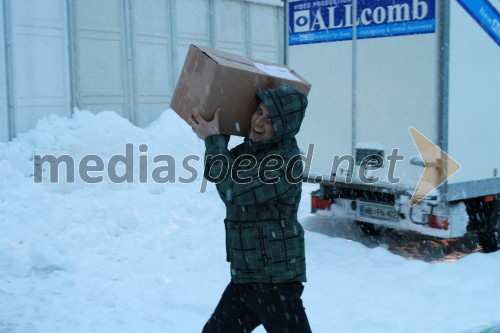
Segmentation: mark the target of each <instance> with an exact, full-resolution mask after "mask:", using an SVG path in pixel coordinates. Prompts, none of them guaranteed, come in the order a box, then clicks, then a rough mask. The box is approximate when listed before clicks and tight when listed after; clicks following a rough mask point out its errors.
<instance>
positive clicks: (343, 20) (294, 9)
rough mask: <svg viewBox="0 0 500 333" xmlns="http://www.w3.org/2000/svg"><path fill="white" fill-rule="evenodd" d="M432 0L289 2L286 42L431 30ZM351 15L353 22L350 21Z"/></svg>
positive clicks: (322, 0)
mask: <svg viewBox="0 0 500 333" xmlns="http://www.w3.org/2000/svg"><path fill="white" fill-rule="evenodd" d="M434 1H435V0H400V1H396V0H358V6H357V7H358V8H357V13H356V15H354V6H353V3H352V0H321V1H319V0H309V1H301V2H291V3H289V21H290V45H295V44H304V43H320V42H329V41H338V40H345V39H352V27H353V25H354V24H355V25H356V27H357V29H356V30H357V38H374V37H387V36H396V35H408V34H418V33H430V32H434V31H435V2H434ZM354 17H356V22H355V23H354V22H353V20H354Z"/></svg>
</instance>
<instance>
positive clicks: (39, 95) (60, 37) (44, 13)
mask: <svg viewBox="0 0 500 333" xmlns="http://www.w3.org/2000/svg"><path fill="white" fill-rule="evenodd" d="M7 15H10V17H11V22H10V23H11V27H10V28H11V42H12V44H11V49H10V50H11V65H12V68H11V71H12V82H9V85H10V89H12V96H11V98H12V101H11V103H12V104H13V105H14V119H13V127H14V130H15V131H16V132H17V133H19V132H25V131H27V130H29V129H31V128H33V127H34V125H35V124H36V122H37V120H39V119H40V118H42V117H45V116H47V115H49V114H57V115H61V116H69V115H70V112H71V111H70V110H71V108H70V89H69V69H68V65H69V60H68V42H67V38H68V36H67V17H66V2H65V1H60V0H44V1H38V0H24V1H10V13H7ZM11 117H12V115H11ZM11 121H12V120H11ZM11 124H12V122H11Z"/></svg>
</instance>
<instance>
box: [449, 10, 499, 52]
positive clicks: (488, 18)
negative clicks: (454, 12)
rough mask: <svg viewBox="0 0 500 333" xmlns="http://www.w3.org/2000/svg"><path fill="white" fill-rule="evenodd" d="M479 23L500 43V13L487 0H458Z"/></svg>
mask: <svg viewBox="0 0 500 333" xmlns="http://www.w3.org/2000/svg"><path fill="white" fill-rule="evenodd" d="M457 1H458V3H459V4H460V5H462V7H464V9H465V10H466V11H467V12H468V13H469V14H470V15H471V16H472V18H473V19H474V20H475V21H476V22H477V23H479V25H480V26H481V27H482V28H483V29H484V30H485V31H486V32H487V33H488V35H490V36H491V38H493V40H494V41H495V42H496V43H497V44H498V45H500V15H499V14H498V11H497V10H496V8H495V7H493V6H492V5H491V4H490V3H489V2H488V1H486V0H457Z"/></svg>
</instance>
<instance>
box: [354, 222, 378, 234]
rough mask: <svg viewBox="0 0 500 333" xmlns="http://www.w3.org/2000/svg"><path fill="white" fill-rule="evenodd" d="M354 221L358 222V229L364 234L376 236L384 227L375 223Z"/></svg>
mask: <svg viewBox="0 0 500 333" xmlns="http://www.w3.org/2000/svg"><path fill="white" fill-rule="evenodd" d="M356 223H357V224H358V226H359V229H360V230H361V231H362V232H363V233H364V234H366V235H369V236H378V235H380V234H381V233H382V230H383V229H384V227H382V226H380V225H377V224H372V223H367V222H361V221H356Z"/></svg>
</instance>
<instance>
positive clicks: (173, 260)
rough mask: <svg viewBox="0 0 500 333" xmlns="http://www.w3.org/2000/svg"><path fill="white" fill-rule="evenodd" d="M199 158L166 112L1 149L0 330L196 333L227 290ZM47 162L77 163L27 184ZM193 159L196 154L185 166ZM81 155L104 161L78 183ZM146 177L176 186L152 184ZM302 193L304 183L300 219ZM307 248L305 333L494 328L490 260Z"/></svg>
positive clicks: (92, 120) (27, 138)
mask: <svg viewBox="0 0 500 333" xmlns="http://www.w3.org/2000/svg"><path fill="white" fill-rule="evenodd" d="M126 144H133V147H132V148H133V151H132V152H133V161H134V163H135V165H134V174H133V182H132V183H124V184H114V183H112V182H111V181H109V179H108V178H109V177H108V173H107V170H108V167H109V166H113V163H110V162H109V161H110V158H111V157H112V156H114V155H119V154H120V155H125V149H126V148H125V147H126ZM142 144H143V145H147V150H146V149H145V148H146V147H145V146H143V147H142V152H140V151H139V146H140V145H142ZM203 150H204V146H203V143H202V142H201V141H200V140H198V139H197V138H196V137H195V136H194V134H193V133H192V132H191V131H190V128H189V127H188V126H187V125H186V124H185V123H183V121H182V120H180V119H179V118H178V116H177V115H176V114H175V113H173V112H172V111H171V110H167V111H165V112H164V113H163V114H162V115H161V117H160V118H159V119H158V120H157V121H156V122H155V123H153V124H152V125H151V126H149V127H148V128H145V129H141V128H137V127H135V126H133V125H131V124H130V123H129V122H128V121H126V120H124V119H123V118H121V117H119V116H118V115H116V114H115V113H113V112H103V113H100V114H98V115H94V114H92V113H89V112H85V111H78V110H77V111H76V112H75V115H74V118H73V119H67V118H58V117H54V116H53V117H50V118H47V119H44V120H43V121H41V122H40V123H39V124H38V126H37V127H36V129H34V130H32V131H31V132H29V133H27V134H23V135H19V137H18V138H17V139H15V140H14V141H12V142H10V143H2V144H0V332H2V333H4V332H19V333H28V332H50V333H52V332H85V333H87V332H148V333H153V332H172V333H177V332H181V333H182V332H200V331H201V328H202V326H203V324H204V322H205V321H206V319H207V318H208V317H209V316H210V314H211V312H212V310H213V308H214V307H215V305H216V303H217V301H218V299H219V297H220V295H221V293H222V291H223V289H224V288H225V286H226V284H227V283H228V281H229V272H228V264H227V263H226V262H225V252H224V251H225V250H224V228H223V223H222V219H223V217H224V207H223V205H222V203H221V202H220V201H219V198H218V196H217V193H216V192H215V187H214V186H213V185H208V187H207V189H206V191H203V190H202V189H203V187H204V184H203V181H202V174H201V170H202V160H203V157H202V156H203ZM47 154H52V155H55V156H56V157H58V156H61V155H69V156H71V157H72V158H73V160H74V161H75V182H74V183H72V184H71V183H70V184H68V183H66V182H65V181H61V179H63V180H65V177H66V176H65V170H64V168H63V167H61V169H60V172H59V176H60V181H59V183H57V184H54V183H51V182H50V179H49V176H50V175H49V170H48V168H47V166H48V165H47V163H45V164H44V169H45V171H44V173H43V175H42V176H43V177H42V178H43V180H42V183H35V182H34V177H33V173H34V167H33V156H34V155H47ZM190 154H192V155H197V156H200V159H199V160H197V159H196V158H194V157H191V158H190V159H188V160H187V163H188V164H189V165H188V166H187V167H186V165H184V166H183V164H182V161H183V160H184V159H185V157H186V156H188V155H190ZM85 155H97V156H98V157H99V158H101V159H102V161H103V166H102V168H98V169H99V170H101V171H91V172H88V175H89V176H90V177H93V179H96V178H95V177H98V176H102V177H103V181H102V182H100V183H97V184H86V183H84V182H83V181H81V180H80V178H81V177H80V176H79V173H78V167H79V163H80V161H81V159H82V158H83V156H85ZM161 155H170V156H172V157H175V164H172V163H170V164H167V162H166V161H170V162H171V160H170V159H169V158H167V157H164V156H163V157H161ZM155 156H160V157H158V158H159V159H160V161H158V160H156V161H157V162H155V160H154V157H155ZM128 157H129V158H130V157H132V156H131V155H129V156H128ZM145 158H147V159H148V165H147V170H146V169H145V165H144V164H143V165H142V175H143V176H144V175H148V179H147V181H146V182H141V178H140V174H141V172H140V170H139V169H140V167H141V165H140V162H141V161H144V159H145ZM129 160H130V159H129ZM89 165H93V164H92V163H90V164H89ZM174 165H175V169H174ZM189 166H191V167H192V168H190V167H189ZM160 167H163V169H159V168H160ZM193 168H196V169H197V170H198V171H197V175H195V173H196V172H194V171H193V170H194V169H193ZM117 169H118V171H117V175H116V176H120V175H122V174H123V173H125V172H126V171H130V170H127V169H126V168H125V165H124V164H123V163H117ZM155 169H156V171H163V173H157V174H156V178H158V177H160V178H162V179H173V180H175V182H173V183H165V184H160V183H156V182H154V181H153V179H152V177H153V174H154V170H155ZM80 171H82V170H81V168H80ZM174 173H175V174H174ZM195 176H197V177H195ZM169 177H170V178H169ZM180 178H183V179H186V178H196V179H195V180H194V181H192V182H189V183H185V181H184V182H181V180H179V179H180ZM142 180H143V181H144V179H142ZM312 189H314V186H312V185H310V184H304V191H303V193H304V194H303V199H302V203H301V209H300V219H301V221H303V220H304V219H310V218H311V216H310V214H309V192H310V191H311V190H312ZM306 251H307V265H308V279H309V281H308V282H307V284H306V289H305V292H304V295H303V299H304V304H305V306H306V310H307V313H308V316H309V319H310V323H311V326H312V328H313V331H314V332H324V333H327V332H447V333H449V332H479V331H480V330H481V329H482V328H484V327H486V326H487V325H490V326H491V325H497V324H495V323H498V321H500V279H499V277H500V252H498V253H491V254H484V253H473V254H470V255H468V256H466V257H464V258H462V259H459V260H457V261H454V262H439V263H432V264H431V263H426V262H423V261H419V260H408V259H405V258H402V257H401V256H398V255H395V254H392V253H390V252H389V251H387V250H386V249H384V248H382V247H378V248H374V249H370V248H367V247H365V246H364V245H361V244H359V243H357V242H352V241H348V240H345V239H342V238H331V237H329V236H326V235H323V234H320V233H316V232H311V231H307V225H306ZM257 331H258V332H263V330H262V329H261V328H259V329H258V330H257Z"/></svg>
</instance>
